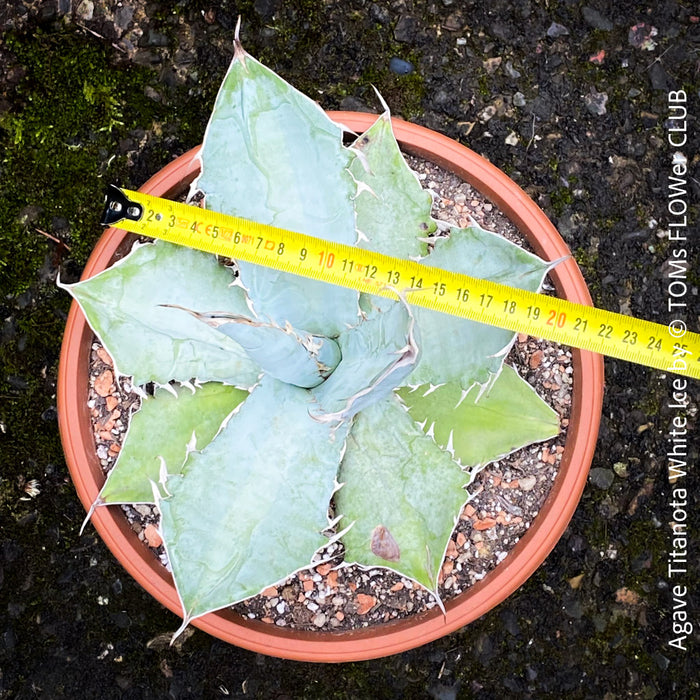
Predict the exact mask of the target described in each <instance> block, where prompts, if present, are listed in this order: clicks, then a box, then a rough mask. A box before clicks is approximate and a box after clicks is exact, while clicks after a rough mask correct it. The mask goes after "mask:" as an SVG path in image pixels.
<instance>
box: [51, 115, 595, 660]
mask: <svg viewBox="0 0 700 700" xmlns="http://www.w3.org/2000/svg"><path fill="white" fill-rule="evenodd" d="M331 116H332V118H333V119H335V120H336V121H338V122H340V123H342V124H344V125H345V126H347V127H348V128H351V129H353V130H355V131H358V132H359V131H362V130H364V129H366V128H367V127H369V125H370V124H371V123H372V121H373V120H374V117H373V115H369V114H356V113H348V112H338V113H332V114H331ZM394 129H395V133H396V137H397V139H398V141H399V143H400V144H401V146H402V148H404V150H405V151H407V152H409V153H412V154H414V155H417V156H421V157H423V158H425V159H427V160H430V161H432V162H434V163H436V164H438V165H440V166H442V167H443V168H446V169H447V170H450V171H452V172H454V173H455V174H457V175H458V176H459V177H461V178H462V179H464V180H465V181H467V182H469V183H470V184H471V185H472V186H474V187H475V188H476V189H477V190H479V191H480V192H481V193H482V194H484V195H485V196H486V197H488V198H489V199H490V200H491V201H492V202H493V203H494V204H496V205H497V206H498V207H500V209H501V210H502V211H503V213H504V214H505V215H506V216H507V217H508V218H509V219H510V220H511V221H512V222H513V223H514V224H515V225H516V226H517V227H518V228H519V229H520V231H521V233H522V234H523V235H524V236H525V237H526V238H527V239H528V241H529V242H530V244H531V245H532V246H533V247H534V249H535V251H536V252H537V254H538V255H540V256H541V257H543V258H545V259H547V260H553V259H556V258H561V257H562V256H566V255H568V254H569V250H568V248H567V247H566V245H565V243H564V242H563V241H562V239H561V238H560V237H559V235H558V233H557V231H556V230H555V229H554V227H553V226H552V224H551V223H550V222H549V220H548V219H547V218H546V217H545V215H544V214H543V213H542V212H541V211H540V209H539V208H538V207H537V206H536V205H535V204H534V202H533V201H532V200H531V199H530V198H529V197H528V196H527V195H526V194H525V193H524V192H523V191H522V190H521V189H520V188H519V187H518V186H517V185H516V184H515V183H514V182H513V181H512V180H510V179H509V178H508V177H507V176H506V175H504V174H503V173H502V172H501V171H499V170H498V169H497V168H495V167H494V166H493V165H491V164H490V163H489V162H488V161H486V160H484V159H483V158H482V157H480V156H478V155H477V154H475V153H474V152H472V151H470V150H469V149H467V148H465V147H463V146H461V145H460V144H458V143H456V142H455V141H453V140H451V139H448V138H446V137H445V136H442V135H440V134H437V133H435V132H432V131H429V130H427V129H425V128H422V127H420V126H416V125H414V124H409V123H407V122H404V121H401V120H394ZM196 151H197V149H194V150H192V151H190V152H189V153H186V154H185V155H183V156H181V157H180V158H178V159H177V160H175V161H173V162H172V163H171V164H170V165H168V166H167V167H166V168H164V169H163V170H162V171H161V172H159V173H158V174H157V175H155V176H154V177H153V178H151V179H150V180H149V181H148V182H147V183H146V184H145V185H144V186H143V187H142V188H141V189H142V190H143V191H144V192H149V193H151V194H154V195H158V196H161V197H168V196H173V195H177V194H180V193H181V192H183V191H184V190H185V188H186V187H187V186H188V185H189V183H190V182H191V181H192V180H193V179H194V177H195V175H196V174H197V168H198V164H197V162H196V161H195V160H194V155H195V154H196ZM125 235H126V234H125V233H124V232H123V231H119V230H116V229H109V230H108V231H106V232H105V234H104V235H103V236H102V238H101V239H100V240H99V242H98V244H97V246H96V248H95V250H94V252H93V254H92V256H91V257H90V259H89V261H88V263H87V266H86V268H85V271H84V275H83V277H84V278H85V277H91V276H92V275H94V274H96V273H97V272H99V271H101V270H103V269H104V268H106V267H108V266H109V265H110V264H111V263H112V262H113V261H114V259H115V257H118V256H119V255H123V254H124V250H123V248H124V246H122V250H121V251H120V244H122V243H123V240H124V237H125ZM550 276H551V278H552V280H553V282H554V284H555V286H556V289H557V293H558V295H559V296H562V297H566V298H567V299H570V300H572V301H575V302H579V303H582V304H588V305H590V304H591V299H590V296H589V294H588V290H587V288H586V284H585V282H584V280H583V277H582V276H581V273H580V271H579V269H578V267H577V265H576V263H575V261H574V259H573V258H569V259H568V260H567V261H566V262H565V263H562V264H560V265H559V266H557V268H556V269H555V270H553V271H552V272H551V273H550ZM92 337H93V335H92V331H91V330H90V328H89V327H88V325H87V323H86V321H85V319H84V317H83V315H82V313H81V311H80V309H79V307H78V306H77V304H76V303H75V302H74V303H73V306H72V307H71V310H70V314H69V317H68V323H67V326H66V331H65V337H64V340H63V347H62V350H61V359H60V367H59V377H58V410H59V426H60V431H61V438H62V440H63V446H64V450H65V455H66V461H67V463H68V467H69V469H70V472H71V476H72V478H73V482H74V483H75V487H76V489H77V492H78V495H79V497H80V499H81V501H82V503H83V505H84V506H85V508H86V509H87V508H89V507H90V505H91V504H92V503H93V501H94V499H95V497H96V496H97V494H98V492H99V490H100V488H101V486H102V484H103V482H104V475H103V472H102V469H101V467H100V463H99V460H98V458H97V456H96V454H95V445H94V440H93V434H92V428H91V426H90V415H89V412H88V408H87V394H88V363H89V355H90V345H91V341H92ZM573 362H574V382H573V392H572V397H573V398H572V401H573V405H572V414H571V419H570V427H569V432H568V438H567V442H566V446H565V449H564V453H563V457H562V461H561V467H560V471H559V474H558V476H557V478H556V481H555V483H554V485H553V488H552V490H551V492H550V494H549V497H548V498H547V500H546V502H545V504H544V506H543V507H542V508H541V510H540V513H539V515H538V517H537V518H536V519H535V521H534V522H533V524H532V526H531V527H530V528H529V530H528V531H527V533H526V534H525V535H524V536H523V537H522V538H521V540H520V541H519V542H518V543H517V545H516V546H515V547H514V548H513V550H512V551H511V552H510V554H509V555H508V556H507V557H506V559H505V560H504V561H503V562H502V563H501V564H500V565H499V566H497V567H496V568H495V569H494V570H493V571H492V572H491V573H489V574H488V575H487V576H486V577H485V578H484V579H482V580H481V581H480V582H478V583H477V584H476V585H474V586H472V587H471V588H469V589H468V590H467V591H466V592H464V593H463V594H461V595H459V596H457V597H456V598H455V599H453V600H451V601H450V602H448V603H447V604H446V609H447V615H446V616H443V615H442V613H440V612H439V611H438V609H437V608H434V609H433V610H431V611H430V612H427V613H423V614H420V615H415V616H414V617H412V618H409V619H404V620H400V621H396V622H390V623H387V624H385V625H380V626H376V627H374V628H365V629H361V630H357V631H352V632H345V633H331V632H304V631H301V632H300V631H291V630H288V629H284V628H279V627H273V626H270V625H268V624H265V623H263V622H258V621H255V620H247V619H244V618H242V617H240V616H238V615H235V614H234V613H232V612H230V611H219V612H217V613H210V614H208V615H205V616H203V617H201V618H199V619H197V620H195V621H194V622H193V624H194V625H195V626H196V627H199V628H201V629H202V630H205V631H206V632H209V633H210V634H212V635H214V636H216V637H219V638H220V639H222V640H224V641H227V642H230V643H232V644H235V645H238V646H241V647H244V648H246V649H250V650H253V651H257V652H261V653H264V654H269V655H273V656H279V657H284V658H288V659H298V660H304V661H317V662H339V661H352V660H361V659H370V658H375V657H379V656H387V655H390V654H396V653H398V652H401V651H405V650H407V649H410V648H413V647H417V646H420V645H422V644H425V643H427V642H430V641H432V640H434V639H437V638H438V637H441V636H443V635H446V634H449V633H450V632H453V631H454V630H457V629H459V628H460V627H463V626H464V625H466V624H468V623H469V622H472V621H473V620H475V619H476V618H478V617H479V616H481V615H483V614H484V613H486V612H488V611H489V610H491V609H492V608H493V607H495V606H496V605H498V604H499V603H501V602H502V601H503V600H504V599H505V598H506V597H507V596H509V595H510V594H511V593H513V592H514V591H515V590H516V589H517V588H518V587H519V586H521V585H522V584H523V582H524V581H525V580H526V579H527V578H528V577H529V576H530V575H531V574H532V573H533V572H534V571H535V570H536V569H537V568H538V567H539V566H540V564H541V563H542V562H543V561H544V559H545V557H546V556H547V555H548V554H549V552H550V551H551V550H552V548H553V547H554V545H555V544H556V543H557V541H558V540H559V538H560V537H561V535H562V533H563V532H564V530H565V528H566V526H567V524H568V523H569V520H570V519H571V516H572V515H573V513H574V510H575V509H576V506H577V504H578V501H579V499H580V496H581V493H582V491H583V488H584V486H585V484H586V479H587V475H588V469H589V466H590V463H591V460H592V457H593V452H594V449H595V445H596V439H597V434H598V426H599V421H600V414H601V405H602V393H603V361H602V357H601V356H599V355H595V354H592V353H588V352H583V351H574V353H573ZM92 524H93V525H94V527H95V528H96V529H97V531H98V533H99V534H100V536H101V537H102V539H103V540H104V541H105V543H106V544H107V546H108V547H109V548H110V549H111V550H112V552H113V553H114V555H115V556H116V557H117V559H118V560H119V561H120V562H121V564H122V565H123V566H124V568H125V569H126V570H127V571H128V572H129V573H130V574H131V575H132V576H133V577H134V578H135V579H136V580H137V581H138V582H139V583H140V584H141V585H142V586H143V587H144V588H145V589H146V590H147V591H148V592H149V593H150V594H151V595H153V596H154V597H155V598H156V599H157V600H158V601H160V602H161V603H162V604H163V605H165V606H166V607H167V608H169V609H170V610H171V611H173V612H174V613H176V614H178V615H179V614H180V604H179V600H178V597H177V594H176V592H175V587H174V585H173V582H172V578H171V576H170V575H169V574H168V573H167V572H166V570H165V569H164V568H163V566H162V565H161V564H160V562H159V561H158V560H157V559H156V558H155V557H154V556H153V555H152V553H151V552H150V551H149V550H148V549H147V548H146V547H145V546H144V545H143V544H142V543H141V542H140V541H139V540H138V538H137V536H136V534H135V533H134V532H133V531H132V530H131V529H130V528H129V526H128V524H127V522H126V519H125V518H124V516H123V514H122V512H121V511H120V510H119V509H118V508H98V509H97V510H96V512H95V514H94V516H93V518H92Z"/></svg>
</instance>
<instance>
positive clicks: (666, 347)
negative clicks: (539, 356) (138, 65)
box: [102, 186, 700, 379]
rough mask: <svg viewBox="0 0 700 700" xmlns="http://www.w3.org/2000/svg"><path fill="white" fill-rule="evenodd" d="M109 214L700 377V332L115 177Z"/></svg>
mask: <svg viewBox="0 0 700 700" xmlns="http://www.w3.org/2000/svg"><path fill="white" fill-rule="evenodd" d="M102 223H103V224H104V225H117V224H118V226H119V228H121V229H124V230H126V231H130V232H132V233H137V234H141V235H144V236H148V237H151V238H160V239H162V240H165V241H169V242H170V243H176V244H179V245H184V246H188V247H191V248H197V249H199V250H202V251H206V252H209V253H215V254H217V255H222V256H224V257H228V258H233V259H238V260H244V261H247V262H251V263H255V264H259V265H264V266H267V267H272V268H274V269H276V270H280V271H283V272H290V273H292V274H296V275H302V276H304V277H309V278H311V279H317V280H322V281H324V282H328V283H331V284H336V285H340V286H343V287H349V288H351V289H356V290H358V291H360V292H367V293H369V294H376V295H379V296H385V297H390V298H396V290H398V291H401V293H402V294H404V296H405V298H406V299H407V301H408V302H409V303H411V304H415V305H418V306H423V307H426V308H428V309H433V310H435V311H441V312H443V313H447V314H451V315H453V316H460V317H462V318H467V319H470V320H472V321H479V322H480V323H486V324H489V325H492V326H498V327H499V328H506V329H508V330H512V331H517V332H520V333H527V334H528V335H532V336H535V337H539V338H545V339H547V340H552V341H555V342H557V343H561V344H563V345H570V346H572V347H576V348H580V349H582V350H590V351H593V352H597V353H600V354H602V355H607V356H609V357H615V358H618V359H621V360H626V361H628V362H635V363H638V364H642V365H645V366H648V367H655V368H657V369H661V370H664V371H668V372H675V373H677V374H683V375H686V376H689V377H693V378H695V379H700V335H699V334H697V333H692V332H689V331H687V329H686V328H685V327H684V326H682V325H673V324H672V325H671V326H664V325H661V324H658V323H652V322H650V321H644V320H641V319H637V318H633V317H631V316H625V315H623V314H618V313H613V312H610V311H604V310H602V309H596V308H594V307H591V306H585V305H583V304H576V303H573V302H570V301H566V300H564V299H558V298H556V297H548V296H545V295H543V294H537V293H534V292H528V291H524V290H522V289H517V288H514V287H508V286H506V285H502V284H498V283H495V282H490V281H488V280H482V279H478V278H475V277H470V276H467V275H462V274H457V273H453V272H449V271H446V270H441V269H437V268H434V267H428V266H426V265H422V264H420V263H417V262H414V261H412V260H402V259H399V258H393V257H390V256H387V255H382V254H379V253H375V252H372V251H368V250H364V249H362V248H355V247H353V246H348V245H343V244H340V243H333V242H330V241H325V240H322V239H319V238H315V237H313V236H308V235H305V234H302V233H297V232H293V231H287V230H285V229H280V228H276V227H274V226H268V225H266V224H259V223H255V222H252V221H248V220H245V219H239V218H237V217H232V216H227V215H225V214H221V213H218V212H212V211H208V210H206V209H201V208H199V207H193V206H191V205H187V204H183V203H180V202H173V201H171V200H168V199H162V198H160V197H154V196H152V195H148V194H144V193H142V192H133V191H131V190H122V189H119V188H117V187H114V186H111V187H110V189H109V192H108V195H107V202H106V206H105V212H104V215H103V220H102Z"/></svg>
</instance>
